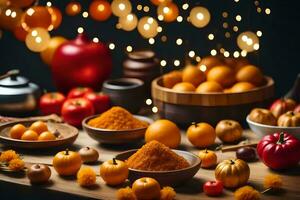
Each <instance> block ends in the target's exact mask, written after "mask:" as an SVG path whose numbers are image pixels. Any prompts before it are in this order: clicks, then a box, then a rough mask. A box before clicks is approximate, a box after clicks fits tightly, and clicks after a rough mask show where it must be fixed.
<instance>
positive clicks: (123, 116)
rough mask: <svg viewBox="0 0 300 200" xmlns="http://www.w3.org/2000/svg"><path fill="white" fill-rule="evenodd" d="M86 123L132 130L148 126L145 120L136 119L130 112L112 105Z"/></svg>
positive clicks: (107, 127)
mask: <svg viewBox="0 0 300 200" xmlns="http://www.w3.org/2000/svg"><path fill="white" fill-rule="evenodd" d="M88 125H90V126H92V127H95V128H102V129H110V130H132V129H138V128H146V127H148V123H147V122H143V121H140V120H138V119H136V118H135V117H134V116H133V115H132V114H131V113H130V112H128V111H127V110H126V109H124V108H122V107H119V106H115V107H112V108H111V109H109V110H108V111H106V112H104V113H102V114H101V115H100V116H99V117H96V118H94V119H91V120H90V121H89V122H88Z"/></svg>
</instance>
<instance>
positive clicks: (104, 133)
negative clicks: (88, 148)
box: [82, 115, 153, 144]
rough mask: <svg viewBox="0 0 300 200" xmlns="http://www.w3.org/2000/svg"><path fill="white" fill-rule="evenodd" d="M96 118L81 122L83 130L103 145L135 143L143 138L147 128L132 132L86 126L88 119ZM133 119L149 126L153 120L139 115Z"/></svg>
mask: <svg viewBox="0 0 300 200" xmlns="http://www.w3.org/2000/svg"><path fill="white" fill-rule="evenodd" d="M98 116H99V115H94V116H90V117H87V118H85V119H84V120H83V122H82V127H83V130H85V131H86V132H87V134H88V135H89V136H90V137H91V138H93V139H94V140H97V141H98V142H101V143H105V144H126V143H131V142H136V141H138V140H140V139H143V138H144V135H145V131H146V129H147V127H145V128H138V129H132V130H109V129H101V128H95V127H91V126H89V125H88V124H87V123H88V121H89V120H90V119H92V118H95V117H98ZM134 117H135V118H137V119H139V120H141V121H145V122H147V123H149V124H151V123H153V120H152V119H150V118H148V117H143V116H139V115H134Z"/></svg>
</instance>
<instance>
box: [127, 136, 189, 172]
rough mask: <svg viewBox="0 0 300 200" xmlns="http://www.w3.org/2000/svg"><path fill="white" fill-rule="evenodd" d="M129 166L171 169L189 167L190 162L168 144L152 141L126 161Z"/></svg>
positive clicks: (156, 169)
mask: <svg viewBox="0 0 300 200" xmlns="http://www.w3.org/2000/svg"><path fill="white" fill-rule="evenodd" d="M126 163H127V165H128V167H129V168H133V169H139V170H146V171H169V170H178V169H183V168H187V167H189V166H190V164H189V163H188V162H187V161H186V160H185V158H183V157H182V156H180V155H177V154H176V153H175V152H174V151H172V150H171V149H170V148H169V147H167V146H166V145H164V144H162V143H160V142H157V141H151V142H149V143H147V144H145V145H144V146H143V147H142V148H140V149H139V150H138V151H137V152H136V153H135V154H133V155H132V156H130V157H129V158H128V160H127V161H126Z"/></svg>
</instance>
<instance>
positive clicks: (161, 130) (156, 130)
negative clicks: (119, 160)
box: [145, 119, 181, 149]
mask: <svg viewBox="0 0 300 200" xmlns="http://www.w3.org/2000/svg"><path fill="white" fill-rule="evenodd" d="M152 140H156V141H158V142H160V143H162V144H164V145H166V146H168V147H170V148H173V149H174V148H177V147H178V146H179V144H180V140H181V135H180V130H179V128H178V127H177V126H176V124H175V123H173V122H171V121H170V120H166V119H160V120H157V121H155V122H154V123H153V124H151V125H150V126H149V127H148V128H147V130H146V133H145V141H146V143H147V142H150V141H152Z"/></svg>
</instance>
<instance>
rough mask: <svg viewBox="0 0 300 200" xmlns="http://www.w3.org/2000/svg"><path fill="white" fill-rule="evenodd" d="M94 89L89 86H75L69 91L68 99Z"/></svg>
mask: <svg viewBox="0 0 300 200" xmlns="http://www.w3.org/2000/svg"><path fill="white" fill-rule="evenodd" d="M93 91H94V90H93V89H92V88H89V87H76V88H73V89H71V90H70V91H69V93H68V99H73V98H79V97H83V96H84V95H85V94H87V93H90V92H93Z"/></svg>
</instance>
